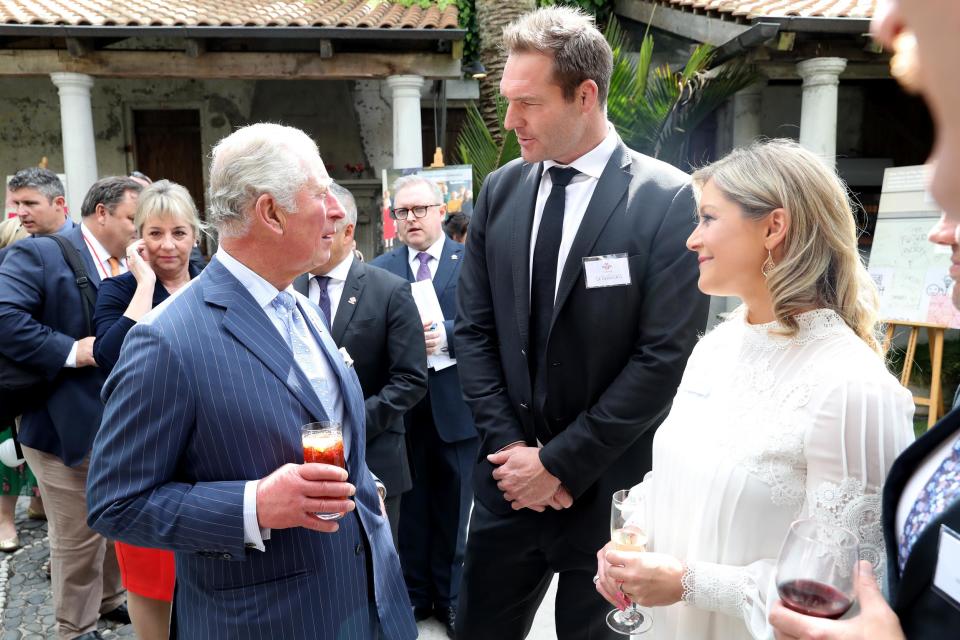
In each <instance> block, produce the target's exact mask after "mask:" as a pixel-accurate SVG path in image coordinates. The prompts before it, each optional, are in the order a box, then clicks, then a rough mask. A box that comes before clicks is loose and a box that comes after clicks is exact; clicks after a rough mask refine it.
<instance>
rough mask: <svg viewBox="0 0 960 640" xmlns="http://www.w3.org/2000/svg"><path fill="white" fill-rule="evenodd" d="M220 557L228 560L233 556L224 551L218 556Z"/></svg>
mask: <svg viewBox="0 0 960 640" xmlns="http://www.w3.org/2000/svg"><path fill="white" fill-rule="evenodd" d="M220 557H221V558H223V559H224V560H229V559H230V558H232V557H233V556H232V555H230V554H229V553H224V554H223V555H222V556H220Z"/></svg>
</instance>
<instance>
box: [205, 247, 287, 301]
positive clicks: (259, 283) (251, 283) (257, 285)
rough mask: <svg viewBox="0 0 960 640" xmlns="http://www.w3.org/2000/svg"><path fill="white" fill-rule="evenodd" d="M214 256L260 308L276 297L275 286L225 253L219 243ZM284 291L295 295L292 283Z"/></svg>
mask: <svg viewBox="0 0 960 640" xmlns="http://www.w3.org/2000/svg"><path fill="white" fill-rule="evenodd" d="M216 256H217V260H219V261H220V263H221V264H223V266H224V268H226V270H227V271H229V272H230V274H231V275H232V276H233V277H234V278H236V279H237V280H239V281H240V284H242V285H243V288H244V289H246V290H247V291H249V292H250V295H252V296H253V299H254V300H256V301H257V304H258V305H260V307H261V308H266V307H268V306H269V305H270V303H272V302H273V299H274V298H276V297H277V294H278V293H280V291H278V290H277V288H276V287H275V286H273V285H272V284H270V283H269V282H267V281H266V280H264V279H263V278H261V277H260V276H259V275H257V273H256V272H255V271H253V270H252V269H250V267H248V266H247V265H245V264H243V263H242V262H240V261H239V260H237V259H236V258H234V257H233V256H232V255H230V254H229V253H227V250H226V249H224V248H223V245H220V247H219V248H218V249H217V254H216ZM284 291H286V292H288V293H289V294H290V295H292V296H293V297H294V298H296V297H297V296H296V295H295V294H294V290H293V284H292V283H291V284H290V285H289V286H288V287H287V288H286V289H284Z"/></svg>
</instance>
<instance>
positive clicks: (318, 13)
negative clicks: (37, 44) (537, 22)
mask: <svg viewBox="0 0 960 640" xmlns="http://www.w3.org/2000/svg"><path fill="white" fill-rule="evenodd" d="M0 24H44V25H58V24H62V25H106V26H143V25H157V26H214V27H219V26H241V25H244V26H301V27H311V26H318V27H328V26H329V27H367V28H382V29H456V28H458V25H457V9H456V5H455V4H454V3H452V2H451V3H450V4H449V5H448V6H447V7H446V8H445V9H444V10H443V11H440V8H439V7H438V6H436V5H434V6H431V7H428V8H426V9H423V8H420V7H419V6H415V7H405V6H403V5H400V4H394V3H393V2H390V1H389V0H0Z"/></svg>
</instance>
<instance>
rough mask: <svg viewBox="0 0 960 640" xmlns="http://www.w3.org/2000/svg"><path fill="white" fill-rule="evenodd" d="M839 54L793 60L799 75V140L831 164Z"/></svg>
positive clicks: (843, 66) (842, 62) (834, 152)
mask: <svg viewBox="0 0 960 640" xmlns="http://www.w3.org/2000/svg"><path fill="white" fill-rule="evenodd" d="M846 68H847V61H846V60H845V59H843V58H812V59H810V60H804V61H803V62H801V63H799V64H797V73H798V74H800V77H801V78H803V101H802V103H801V107H800V144H802V145H803V146H804V147H806V148H807V149H809V150H810V151H812V152H814V153H815V154H817V155H818V156H820V157H821V158H823V159H824V160H825V161H826V162H827V163H828V164H830V165H831V166H834V165H836V162H837V94H838V86H839V84H840V74H841V73H843V70H844V69H846Z"/></svg>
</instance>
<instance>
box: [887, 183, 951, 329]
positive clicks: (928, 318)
mask: <svg viewBox="0 0 960 640" xmlns="http://www.w3.org/2000/svg"><path fill="white" fill-rule="evenodd" d="M926 171H927V170H926V168H925V167H923V166H917V167H897V168H893V169H887V170H886V171H885V173H884V177H883V192H882V195H881V196H880V210H879V213H878V215H877V228H876V231H875V232H874V236H873V247H872V248H871V250H870V264H869V269H870V275H871V276H873V279H874V281H875V282H876V283H877V287H878V288H879V290H880V315H881V316H882V317H883V318H884V319H885V320H894V321H902V322H918V323H925V324H933V325H942V326H944V327H950V328H953V329H958V328H960V312H958V311H957V310H956V309H955V308H954V306H953V303H952V302H951V300H950V294H951V290H952V288H953V280H952V279H951V278H950V248H949V247H943V246H938V245H935V244H933V243H931V242H930V241H929V240H927V234H928V233H929V232H930V228H931V227H932V226H933V225H934V224H936V222H937V220H938V219H939V218H940V213H941V210H940V207H939V206H938V205H937V203H936V202H934V200H933V198H932V197H931V196H930V194H929V193H928V192H927V190H926V182H927V180H926V175H927V174H926Z"/></svg>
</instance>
